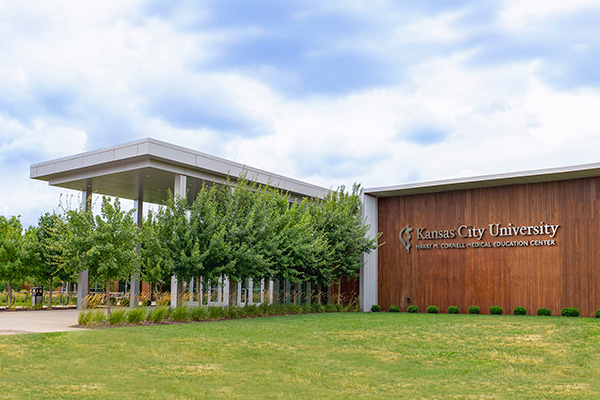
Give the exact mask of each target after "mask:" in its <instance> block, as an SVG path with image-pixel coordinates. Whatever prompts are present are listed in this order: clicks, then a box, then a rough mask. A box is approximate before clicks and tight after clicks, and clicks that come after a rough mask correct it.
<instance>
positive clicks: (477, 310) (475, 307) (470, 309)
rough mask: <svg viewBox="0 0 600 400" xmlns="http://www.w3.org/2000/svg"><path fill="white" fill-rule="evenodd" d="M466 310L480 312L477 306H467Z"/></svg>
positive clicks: (473, 312) (472, 312)
mask: <svg viewBox="0 0 600 400" xmlns="http://www.w3.org/2000/svg"><path fill="white" fill-rule="evenodd" d="M467 311H468V313H469V314H479V313H480V312H481V310H480V309H479V307H478V306H469V309H468V310H467Z"/></svg>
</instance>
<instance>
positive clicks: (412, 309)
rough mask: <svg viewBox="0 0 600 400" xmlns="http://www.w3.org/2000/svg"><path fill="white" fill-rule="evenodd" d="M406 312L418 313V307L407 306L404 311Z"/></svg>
mask: <svg viewBox="0 0 600 400" xmlns="http://www.w3.org/2000/svg"><path fill="white" fill-rule="evenodd" d="M406 311H408V312H409V313H411V314H414V313H418V312H419V307H417V306H415V305H414V304H413V305H412V306H408V310H406Z"/></svg>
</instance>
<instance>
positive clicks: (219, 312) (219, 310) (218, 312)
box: [208, 307, 225, 319]
mask: <svg viewBox="0 0 600 400" xmlns="http://www.w3.org/2000/svg"><path fill="white" fill-rule="evenodd" d="M224 316H225V310H224V309H223V307H210V308H209V309H208V318H210V319H223V317H224Z"/></svg>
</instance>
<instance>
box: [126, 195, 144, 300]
mask: <svg viewBox="0 0 600 400" xmlns="http://www.w3.org/2000/svg"><path fill="white" fill-rule="evenodd" d="M133 207H134V208H135V209H136V211H135V214H134V215H135V218H136V222H137V225H138V227H139V228H140V229H142V224H143V223H144V199H143V198H142V195H141V193H140V194H139V195H138V199H137V200H134V201H133ZM136 251H137V252H138V253H139V251H140V246H139V245H138V246H137V248H136ZM139 300H140V272H139V271H137V272H134V273H133V274H131V292H130V298H129V306H130V307H137V305H138V302H139Z"/></svg>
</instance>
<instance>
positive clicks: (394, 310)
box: [389, 304, 400, 312]
mask: <svg viewBox="0 0 600 400" xmlns="http://www.w3.org/2000/svg"><path fill="white" fill-rule="evenodd" d="M389 311H390V312H400V307H398V306H397V305H395V304H392V305H391V306H390V309H389Z"/></svg>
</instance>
